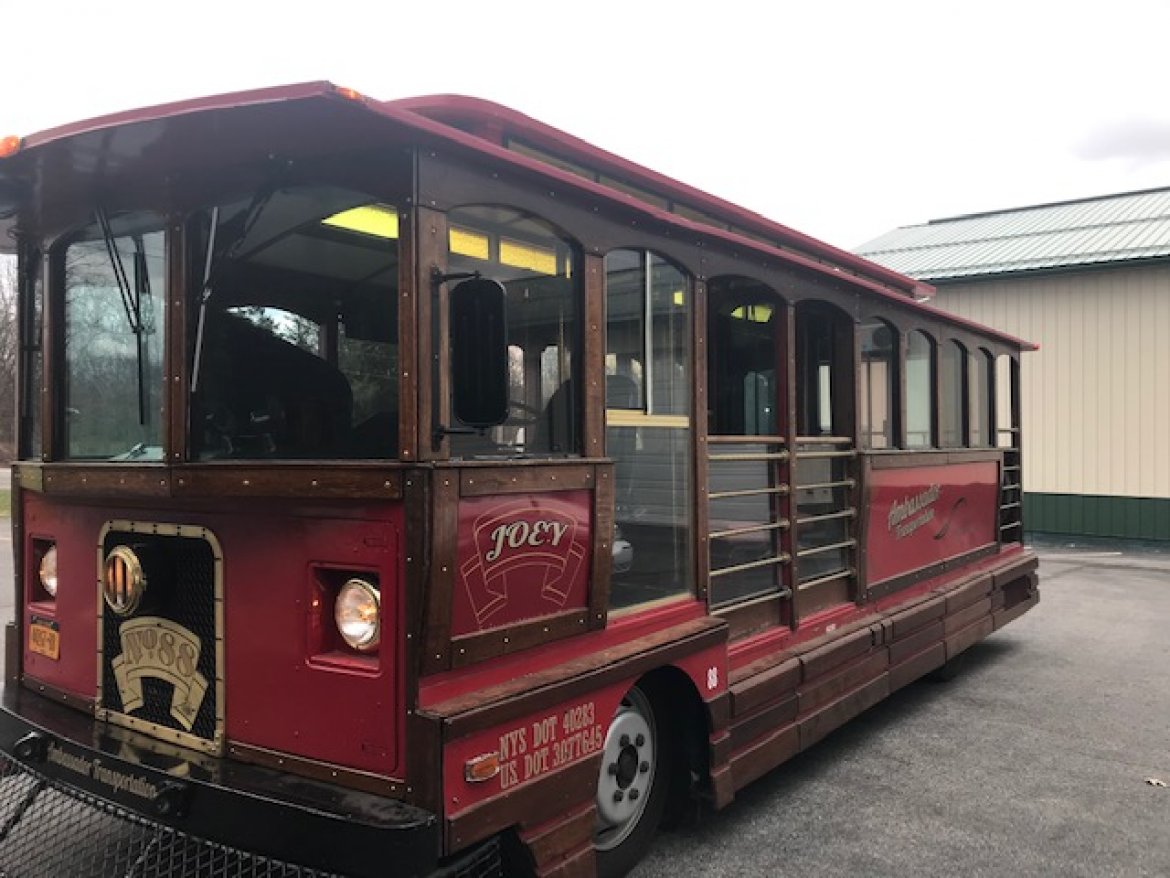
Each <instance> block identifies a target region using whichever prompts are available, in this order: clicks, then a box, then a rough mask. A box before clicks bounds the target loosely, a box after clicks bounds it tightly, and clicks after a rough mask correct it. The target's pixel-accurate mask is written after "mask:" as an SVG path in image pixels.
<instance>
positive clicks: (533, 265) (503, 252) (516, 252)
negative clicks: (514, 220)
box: [500, 238, 557, 274]
mask: <svg viewBox="0 0 1170 878" xmlns="http://www.w3.org/2000/svg"><path fill="white" fill-rule="evenodd" d="M500 262H502V263H504V265H511V266H514V267H515V268H527V269H529V270H530V271H538V272H540V273H541V274H556V273H557V254H556V252H555V251H553V250H549V249H548V248H547V247H537V246H536V245H535V244H524V243H521V242H520V241H512V240H510V239H508V238H500Z"/></svg>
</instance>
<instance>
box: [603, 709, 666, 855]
mask: <svg viewBox="0 0 1170 878" xmlns="http://www.w3.org/2000/svg"><path fill="white" fill-rule="evenodd" d="M672 763H673V749H672V748H671V747H670V746H669V744H668V743H667V736H666V735H663V734H662V733H661V731H660V730H659V727H658V723H657V722H656V719H655V714H654V705H653V703H652V702H651V700H650V697H649V696H648V695H647V694H646V691H645V690H644V689H643V688H642V687H641V686H635V687H634V688H633V689H631V690H630V691H629V692H628V693H627V694H626V696H625V698H623V699H622V703H621V704H620V705H619V706H618V709H617V712H616V713H615V714H614V718H613V722H612V723H610V726H609V732H608V733H607V734H606V736H605V750H604V752H603V754H602V760H601V774H600V776H599V777H598V779H597V831H596V833H595V835H594V841H593V844H594V847H595V848H596V849H597V873H598V875H600V876H601V878H617V876H620V875H625V874H626V873H627V872H629V871H630V869H632V868H633V867H634V865H635V864H636V863H637V862H638V861H639V860H640V859H641V858H642V856H643V855H644V854H645V853H646V850H647V849H648V848H649V847H650V841H651V839H652V838H653V837H654V831H655V830H656V829H657V828H658V824H659V823H660V822H661V820H662V813H663V811H664V810H665V808H666V795H667V790H668V789H669V788H670V772H671V767H672Z"/></svg>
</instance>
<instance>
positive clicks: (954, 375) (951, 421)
mask: <svg viewBox="0 0 1170 878" xmlns="http://www.w3.org/2000/svg"><path fill="white" fill-rule="evenodd" d="M966 372H967V349H966V348H965V347H963V345H962V344H960V343H959V342H957V341H948V342H944V343H943V345H942V347H941V349H940V351H939V385H940V397H941V399H942V402H941V405H942V409H941V410H940V411H939V430H940V432H941V433H942V436H941V440H942V441H941V444H942V446H943V447H944V448H957V447H959V446H962V445H965V444H966V439H967V425H966V423H965V421H966V415H967V399H966V388H967V376H966Z"/></svg>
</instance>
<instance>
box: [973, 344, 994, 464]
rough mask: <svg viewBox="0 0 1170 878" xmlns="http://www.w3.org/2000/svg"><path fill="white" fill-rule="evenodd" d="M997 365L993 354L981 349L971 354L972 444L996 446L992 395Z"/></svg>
mask: <svg viewBox="0 0 1170 878" xmlns="http://www.w3.org/2000/svg"><path fill="white" fill-rule="evenodd" d="M994 369H995V363H994V361H993V360H992V358H991V354H989V353H988V352H987V351H985V350H983V349H982V348H980V349H979V350H977V351H972V352H971V360H970V365H969V366H968V373H967V377H968V381H967V383H968V396H969V397H970V403H971V407H970V414H969V415H968V418H969V424H970V444H971V445H978V446H981V447H987V446H989V445H994V444H995V443H994V441H993V440H992V436H991V424H992V410H991V394H992V390H993V388H994V386H995V384H994V382H995V371H994Z"/></svg>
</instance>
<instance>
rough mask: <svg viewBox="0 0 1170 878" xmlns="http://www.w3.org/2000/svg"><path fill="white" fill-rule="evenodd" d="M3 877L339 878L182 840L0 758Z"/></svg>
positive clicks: (163, 828) (176, 833) (178, 834)
mask: <svg viewBox="0 0 1170 878" xmlns="http://www.w3.org/2000/svg"><path fill="white" fill-rule="evenodd" d="M0 875H3V876H5V878H63V876H69V878H114V876H120V878H164V876H166V878H340V876H336V875H334V874H333V873H328V872H320V871H317V870H315V869H309V868H306V867H303V866H296V865H293V864H290V863H285V862H281V861H278V860H272V859H269V858H267V857H261V856H257V855H255V854H250V853H247V852H245V851H241V850H237V849H235V848H229V847H224V846H223V845H219V844H215V843H213V842H209V841H204V840H202V839H198V838H193V837H191V836H189V835H185V834H184V833H182V832H179V831H177V830H175V829H172V828H170V827H168V826H163V825H160V824H157V823H152V822H150V821H148V820H144V819H143V818H142V817H139V816H138V815H135V814H132V813H130V812H128V811H125V810H123V809H121V808H118V807H116V806H113V805H110V804H108V803H106V802H102V801H100V800H98V799H95V798H93V797H91V796H87V795H85V794H84V793H80V792H78V791H76V790H72V789H69V790H68V791H66V788H64V787H61V786H58V785H57V784H55V783H52V782H50V781H47V780H45V779H44V778H42V777H40V776H39V775H37V774H34V773H33V772H31V771H29V770H28V769H26V768H25V767H24V766H21V765H18V764H17V763H15V762H13V761H11V760H9V759H8V758H7V757H5V756H4V755H2V754H0Z"/></svg>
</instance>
